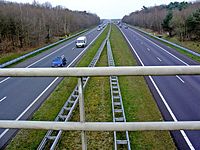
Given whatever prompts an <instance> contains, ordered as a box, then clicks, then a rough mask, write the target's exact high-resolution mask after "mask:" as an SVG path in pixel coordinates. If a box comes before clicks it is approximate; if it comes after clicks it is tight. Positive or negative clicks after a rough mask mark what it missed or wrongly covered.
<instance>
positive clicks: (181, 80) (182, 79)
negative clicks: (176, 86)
mask: <svg viewBox="0 0 200 150" xmlns="http://www.w3.org/2000/svg"><path fill="white" fill-rule="evenodd" d="M176 77H177V78H178V79H179V80H180V81H181V82H182V83H185V81H184V80H183V79H182V78H181V77H179V76H178V75H176Z"/></svg>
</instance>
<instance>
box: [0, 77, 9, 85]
mask: <svg viewBox="0 0 200 150" xmlns="http://www.w3.org/2000/svg"><path fill="white" fill-rule="evenodd" d="M8 79H10V77H7V78H5V79H4V80H2V81H0V84H1V83H3V82H5V81H7V80H8Z"/></svg>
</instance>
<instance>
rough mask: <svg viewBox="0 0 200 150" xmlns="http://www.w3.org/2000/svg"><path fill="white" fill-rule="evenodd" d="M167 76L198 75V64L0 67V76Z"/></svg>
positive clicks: (199, 69) (199, 72)
mask: <svg viewBox="0 0 200 150" xmlns="http://www.w3.org/2000/svg"><path fill="white" fill-rule="evenodd" d="M111 75H116V76H148V75H155V76H157V75H158V76H161V75H162V76H167V75H200V66H199V65H196V66H142V67H138V66H135V67H127V66H126V67H92V68H88V67H76V68H73V67H72V68H10V69H7V68H6V69H4V68H3V69H0V77H6V76H13V77H66V76H74V77H82V76H111Z"/></svg>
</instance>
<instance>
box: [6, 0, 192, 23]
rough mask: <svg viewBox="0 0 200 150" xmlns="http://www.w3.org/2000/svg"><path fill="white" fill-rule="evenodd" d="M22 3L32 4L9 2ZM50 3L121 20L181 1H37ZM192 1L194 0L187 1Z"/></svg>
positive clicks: (29, 1) (18, 0) (25, 1)
mask: <svg viewBox="0 0 200 150" xmlns="http://www.w3.org/2000/svg"><path fill="white" fill-rule="evenodd" d="M9 1H15V2H22V3H32V2H33V0H9ZM46 1H48V2H50V3H51V4H52V5H53V6H56V5H62V6H64V7H66V8H68V9H71V10H81V11H84V10H86V11H88V12H91V13H95V14H97V15H98V16H100V17H101V19H121V18H122V17H123V16H124V15H128V14H129V13H131V12H133V11H135V10H140V9H141V8H142V6H146V7H149V6H155V5H160V4H169V3H170V2H174V1H178V2H182V1H183V0H98V1H97V0H38V2H39V3H44V2H46ZM187 1H194V0H187Z"/></svg>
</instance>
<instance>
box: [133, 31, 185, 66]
mask: <svg viewBox="0 0 200 150" xmlns="http://www.w3.org/2000/svg"><path fill="white" fill-rule="evenodd" d="M130 31H131V32H134V33H135V34H137V35H139V36H140V37H142V38H144V39H146V40H147V41H149V42H150V43H152V44H153V45H155V46H157V47H158V48H160V49H162V50H163V51H165V52H166V53H167V54H169V55H171V56H172V57H174V58H175V59H177V60H179V61H180V62H182V63H183V64H185V65H186V66H189V64H187V63H186V62H184V61H183V60H181V59H180V58H178V57H177V56H175V55H173V54H172V53H170V52H168V51H167V50H166V49H164V48H162V47H161V46H159V45H158V44H156V43H154V42H152V41H151V40H149V39H148V38H146V37H144V36H143V35H140V34H139V33H137V32H135V31H134V30H130Z"/></svg>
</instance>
